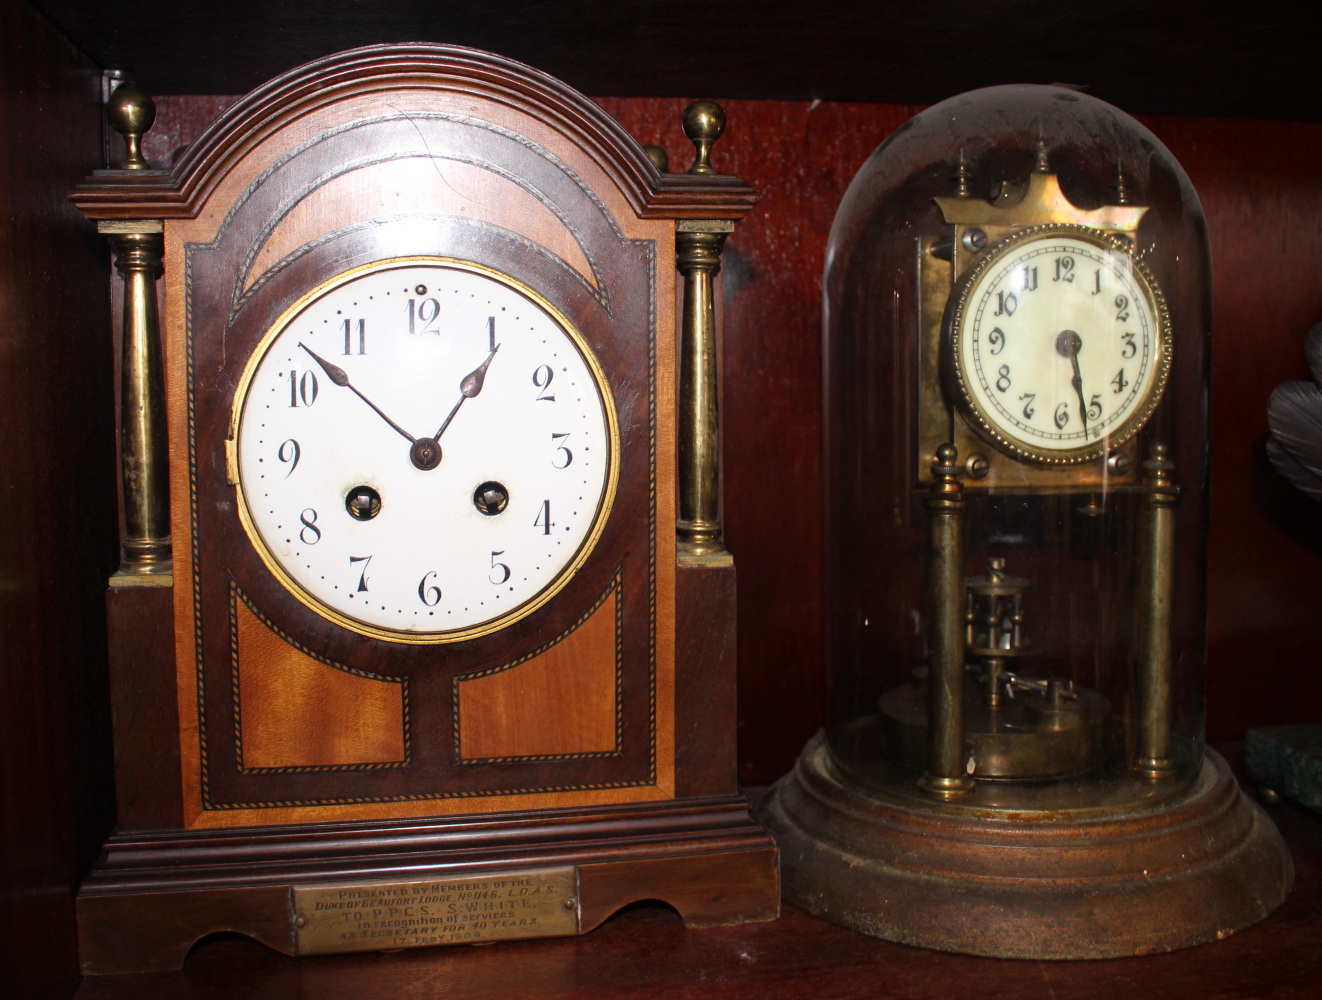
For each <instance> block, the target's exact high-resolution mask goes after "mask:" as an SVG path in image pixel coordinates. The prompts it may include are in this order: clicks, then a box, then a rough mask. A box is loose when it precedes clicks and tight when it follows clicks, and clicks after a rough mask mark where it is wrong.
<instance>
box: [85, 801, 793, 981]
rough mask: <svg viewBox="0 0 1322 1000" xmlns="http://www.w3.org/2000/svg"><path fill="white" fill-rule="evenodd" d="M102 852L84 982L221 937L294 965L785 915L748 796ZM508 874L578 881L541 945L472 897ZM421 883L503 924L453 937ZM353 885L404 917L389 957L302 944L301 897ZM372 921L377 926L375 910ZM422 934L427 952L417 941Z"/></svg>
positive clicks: (493, 899)
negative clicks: (658, 906) (454, 893)
mask: <svg viewBox="0 0 1322 1000" xmlns="http://www.w3.org/2000/svg"><path fill="white" fill-rule="evenodd" d="M106 851H107V853H106V854H105V855H104V856H103V857H102V859H101V860H100V861H99V862H98V864H97V865H96V867H95V868H94V869H93V870H92V873H91V875H90V876H89V877H88V878H87V880H86V881H85V882H84V883H83V886H82V889H81V891H80V892H79V895H78V900H77V910H78V936H79V952H80V957H81V961H82V971H83V973H84V974H85V975H107V974H119V973H133V972H156V971H165V970H170V969H179V968H181V967H182V966H183V963H184V959H185V957H186V956H187V954H188V951H189V949H190V948H191V947H192V946H193V945H194V944H195V943H196V942H197V941H198V940H199V939H201V938H202V937H205V936H206V935H207V934H211V933H214V932H217V931H231V932H237V933H240V934H245V935H247V936H249V937H251V938H254V939H255V940H257V941H260V942H262V943H263V944H265V945H267V946H268V947H271V948H274V949H275V950H276V951H280V952H283V953H284V954H286V955H300V954H323V953H328V952H337V951H357V950H393V949H397V948H400V947H417V946H425V945H426V944H447V943H461V942H464V941H470V942H471V941H482V940H499V939H502V938H503V939H515V938H527V937H539V936H553V935H556V936H558V935H565V934H582V933H586V932H587V931H590V930H592V929H593V928H595V927H597V926H598V925H599V924H601V923H602V922H603V921H605V920H606V919H607V918H609V917H610V916H611V915H612V914H613V913H615V912H616V911H617V910H619V909H620V908H621V907H623V906H626V905H628V904H629V903H632V902H637V901H639V900H643V899H656V900H660V901H662V902H664V903H667V904H669V905H670V906H672V907H674V908H675V909H676V910H677V911H678V912H679V914H680V916H681V917H682V918H683V920H684V923H685V925H686V926H688V927H711V926H718V925H723V924H736V923H748V922H756V921H763V920H774V919H775V918H776V917H777V916H778V915H779V913H780V897H779V886H778V881H777V853H776V847H775V844H774V843H773V842H772V841H771V839H770V838H769V837H768V836H767V835H766V834H765V833H763V832H762V830H761V828H760V827H758V826H757V825H756V823H754V822H753V820H752V819H751V817H750V815H749V809H748V802H747V800H745V799H744V798H743V797H742V796H728V797H721V798H709V799H689V800H679V801H671V802H665V803H658V804H656V805H649V806H621V807H614V808H603V809H582V810H572V811H564V812H551V811H547V812H543V813H523V814H510V813H506V814H503V815H501V816H499V817H494V818H488V817H481V816H479V817H465V818H463V819H460V820H457V821H439V820H419V821H415V822H410V823H395V824H390V825H384V824H372V823H353V824H325V825H318V826H305V827H300V828H297V829H290V828H279V827H259V828H252V829H249V830H245V831H244V835H243V836H242V837H236V836H235V834H234V832H233V831H209V830H208V831H195V832H189V833H148V834H118V835H115V836H114V837H112V838H111V840H110V841H109V843H107V845H106ZM510 873H532V874H533V876H534V878H533V879H532V882H531V883H530V884H533V885H534V887H535V884H536V883H537V881H538V877H540V876H542V875H543V874H545V873H554V874H556V875H560V876H561V877H564V878H568V879H569V883H570V884H572V885H575V886H576V890H575V891H574V892H573V894H571V895H569V896H566V897H565V898H563V899H559V900H557V902H558V903H559V904H563V905H564V907H565V910H566V913H567V914H568V917H567V918H566V919H564V920H559V921H555V926H554V927H551V928H549V929H546V930H541V931H527V932H525V931H521V930H519V929H518V928H517V927H513V926H510V922H509V920H508V919H506V920H501V921H499V922H500V923H501V924H504V925H505V926H504V927H498V926H496V923H497V918H498V917H500V916H501V912H500V911H501V907H500V906H499V903H500V902H501V901H502V900H504V899H506V898H508V897H509V896H511V893H510V892H508V891H505V886H504V885H503V884H501V885H496V886H495V888H496V889H498V890H501V891H500V893H499V896H497V895H489V894H488V889H483V888H479V887H478V883H484V882H489V881H496V882H501V881H502V877H503V876H505V878H504V881H505V882H508V881H509V879H508V877H507V876H508V874H510ZM566 873H567V874H566ZM422 882H432V883H456V882H457V883H459V884H458V885H457V886H456V885H451V886H450V887H449V888H458V889H459V890H460V891H464V892H469V893H473V892H474V891H476V895H470V896H469V897H466V898H465V899H464V900H462V901H458V900H457V898H456V900H454V901H452V902H456V903H457V905H459V906H460V907H461V908H462V907H467V906H469V905H470V904H471V905H472V906H477V907H487V906H490V907H492V909H493V910H494V911H495V912H493V914H492V917H491V919H489V920H488V921H487V922H486V926H484V927H478V928H476V930H473V928H472V925H473V920H472V918H469V925H468V926H466V927H464V928H460V930H461V931H469V932H471V934H472V936H469V937H464V936H463V935H462V934H456V933H455V928H454V927H453V926H450V927H447V926H446V924H445V918H446V914H447V913H448V912H450V904H449V903H446V902H444V901H442V902H440V903H439V904H437V903H434V902H432V901H431V900H428V899H421V897H419V898H416V899H409V898H407V895H405V894H404V893H402V892H401V891H400V890H399V889H397V888H390V887H392V886H397V885H399V884H400V883H422ZM346 883H348V884H353V883H356V884H357V885H356V886H353V887H352V888H353V889H354V890H355V893H356V896H358V897H364V896H366V895H367V894H368V893H370V899H369V902H367V903H366V904H364V905H367V906H371V907H385V906H388V905H391V904H394V905H395V906H396V908H397V909H398V910H400V912H399V913H398V914H395V913H384V912H383V913H381V914H377V915H376V919H377V920H378V921H379V922H380V927H381V928H383V930H382V931H380V932H378V933H380V934H381V940H380V943H374V944H372V945H370V946H365V945H359V946H353V945H346V946H343V947H340V946H337V945H336V944H335V942H334V941H333V940H332V941H331V942H330V943H329V945H328V943H327V937H326V935H324V934H323V935H321V936H320V939H319V940H317V941H313V940H311V939H310V937H309V936H308V935H306V934H304V933H300V931H301V929H302V928H303V927H304V924H303V923H300V922H299V921H300V920H303V919H304V918H303V917H301V916H300V914H299V905H300V904H299V894H300V891H305V890H308V889H316V888H318V887H322V886H335V887H340V886H343V885H344V884H346ZM382 887H386V888H382ZM364 889H366V890H367V893H364V892H363V891H362V890H364ZM420 891H421V890H420ZM427 891H429V892H431V891H434V890H432V889H428V890H427ZM320 895H325V893H324V892H323V893H321V894H320ZM400 895H405V898H404V900H403V904H401V903H400V901H399V899H398V897H399V896H400ZM378 900H380V902H378ZM418 902H421V903H424V904H426V905H429V906H431V909H430V910H429V911H428V913H427V914H422V913H420V912H419V911H418V909H417V907H416V906H414V907H413V911H412V912H410V913H404V912H403V909H404V905H407V904H413V903H418ZM519 905H520V906H522V905H523V904H522V902H521V901H520V902H519ZM519 912H522V910H520V911H519ZM438 913H439V915H438ZM363 915H364V916H365V917H367V918H368V919H369V920H370V919H372V917H373V914H372V913H371V911H370V910H369V911H367V912H364V913H363ZM517 915H518V914H517V913H516V914H515V915H514V917H515V918H516V919H517ZM350 916H352V914H350ZM423 918H426V920H431V921H432V922H433V923H434V924H436V925H438V926H435V927H429V926H419V927H418V928H417V932H418V936H416V937H413V938H411V939H410V940H408V941H407V942H401V940H400V938H399V937H398V936H397V934H396V936H393V937H392V936H390V935H391V933H395V927H396V925H397V924H399V923H403V922H412V923H415V924H425V922H426V920H424V919H423ZM493 928H494V929H493ZM409 933H410V934H412V933H413V927H412V926H410V928H409ZM424 933H431V934H433V938H432V939H431V940H422V938H421V935H422V934H424Z"/></svg>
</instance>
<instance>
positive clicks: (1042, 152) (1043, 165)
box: [1033, 135, 1051, 174]
mask: <svg viewBox="0 0 1322 1000" xmlns="http://www.w3.org/2000/svg"><path fill="white" fill-rule="evenodd" d="M1033 172H1034V173H1037V174H1049V173H1051V163H1050V162H1049V161H1048V160H1047V140H1046V139H1044V138H1042V137H1041V136H1040V135H1039V136H1038V137H1037V163H1036V164H1034V166H1033Z"/></svg>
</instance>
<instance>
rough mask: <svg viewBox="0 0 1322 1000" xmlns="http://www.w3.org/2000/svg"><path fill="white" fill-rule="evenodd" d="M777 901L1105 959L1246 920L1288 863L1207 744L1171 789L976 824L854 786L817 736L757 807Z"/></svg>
mask: <svg viewBox="0 0 1322 1000" xmlns="http://www.w3.org/2000/svg"><path fill="white" fill-rule="evenodd" d="M758 811H759V815H760V818H761V819H762V821H763V824H764V825H765V826H766V828H767V830H768V832H770V833H771V835H772V836H773V837H774V838H775V839H776V842H777V844H778V845H779V846H780V849H781V856H782V858H783V861H784V873H783V881H784V896H785V899H786V900H788V901H789V902H792V903H794V904H795V905H796V906H799V907H802V908H803V909H805V910H808V911H809V912H810V913H814V914H816V915H817V916H820V917H824V918H826V919H828V920H831V921H833V922H835V923H838V924H842V925H844V926H846V927H850V928H852V929H854V930H858V931H862V932H863V933H865V934H871V935H873V936H875V937H880V938H886V939H888V940H891V941H898V942H901V943H904V944H912V945H918V946H920V947H925V948H934V949H937V950H940V951H954V952H963V953H967V954H974V955H987V956H993V957H998V958H1024V959H1077V958H1117V957H1123V956H1129V955H1143V954H1149V953H1154V952H1161V951H1172V950H1174V949H1177V948H1186V947H1190V946H1192V945H1196V944H1201V943H1204V942H1207V941H1215V940H1218V939H1220V938H1223V937H1225V936H1226V935H1227V934H1230V933H1232V932H1234V931H1237V930H1241V929H1243V928H1245V927H1248V926H1249V925H1251V924H1253V923H1256V922H1257V921H1259V920H1261V919H1262V918H1264V917H1265V916H1267V914H1269V913H1270V912H1271V911H1272V910H1274V909H1275V908H1276V907H1277V906H1278V905H1279V904H1280V903H1281V902H1282V901H1283V900H1284V899H1285V896H1286V895H1287V893H1288V892H1289V890H1290V886H1291V883H1292V882H1293V879H1294V868H1293V865H1292V863H1291V861H1290V855H1289V852H1288V850H1287V849H1286V847H1285V844H1284V842H1283V841H1282V840H1281V836H1280V834H1279V833H1278V832H1277V830H1276V828H1275V826H1273V825H1272V823H1271V821H1270V820H1269V819H1268V818H1267V817H1266V815H1265V814H1264V813H1263V812H1262V810H1261V809H1259V808H1258V807H1257V806H1256V805H1254V804H1253V803H1251V802H1250V801H1249V800H1248V799H1247V798H1246V797H1245V796H1244V794H1243V793H1242V792H1241V791H1240V789H1239V786H1238V784H1237V783H1236V782H1235V779H1234V777H1233V775H1231V773H1230V770H1229V768H1228V767H1227V765H1226V763H1225V761H1224V760H1222V759H1221V757H1220V756H1218V755H1217V754H1216V753H1214V752H1212V751H1210V750H1209V751H1208V752H1207V757H1206V759H1205V760H1204V762H1203V769H1202V774H1201V775H1200V777H1199V779H1198V780H1197V781H1196V782H1195V784H1194V786H1193V788H1192V789H1191V790H1190V791H1189V792H1188V793H1187V794H1186V795H1184V796H1181V797H1179V798H1176V799H1173V800H1171V801H1170V802H1169V803H1168V804H1165V805H1163V806H1162V807H1160V808H1155V809H1150V810H1147V811H1140V810H1135V811H1132V812H1129V813H1127V814H1125V815H1124V816H1119V815H1111V816H1107V817H1104V818H1098V819H1091V820H1083V821H1078V820H1076V821H1073V822H1069V823H1058V824H1053V823H1019V822H1010V821H1000V822H988V821H987V820H986V819H985V818H979V817H976V816H973V815H972V814H971V813H967V812H965V813H961V812H960V811H959V810H958V809H952V808H950V807H945V806H934V807H933V808H932V809H930V810H923V809H918V808H913V807H911V806H908V805H902V804H899V803H894V802H888V801H885V800H882V799H880V798H877V797H873V796H871V795H865V794H862V793H861V791H860V790H859V789H857V788H856V787H853V786H851V785H850V784H849V782H848V780H847V779H844V778H843V777H842V776H841V775H840V774H839V773H838V771H837V769H836V767H835V766H834V764H833V762H832V761H831V760H830V757H829V754H828V751H827V748H826V745H825V743H824V741H823V740H822V738H821V737H820V736H819V737H817V738H816V739H814V740H813V741H812V742H811V743H809V744H808V746H807V748H806V749H805V750H804V752H803V754H802V756H801V757H800V758H799V761H798V764H797V765H796V767H795V769H794V771H792V772H791V773H790V774H788V775H786V776H785V777H784V778H782V779H781V781H780V782H779V783H778V784H777V785H776V786H775V787H774V788H773V789H772V790H771V792H770V793H768V795H767V797H766V798H765V799H764V800H763V802H762V804H761V805H760V807H759V810H758Z"/></svg>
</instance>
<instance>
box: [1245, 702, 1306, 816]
mask: <svg viewBox="0 0 1322 1000" xmlns="http://www.w3.org/2000/svg"><path fill="white" fill-rule="evenodd" d="M1244 770H1245V771H1246V772H1247V773H1248V775H1249V777H1250V778H1252V779H1253V780H1254V781H1256V782H1257V783H1258V784H1260V785H1262V786H1263V787H1265V788H1270V789H1272V791H1276V792H1280V793H1281V794H1282V795H1285V796H1287V797H1288V798H1291V799H1294V801H1296V802H1298V803H1300V804H1301V805H1305V806H1308V808H1310V809H1313V810H1315V811H1316V812H1322V722H1310V723H1305V724H1303V725H1297V726H1262V727H1261V728H1258V729H1250V730H1249V732H1248V738H1247V740H1246V742H1245V744H1244Z"/></svg>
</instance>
